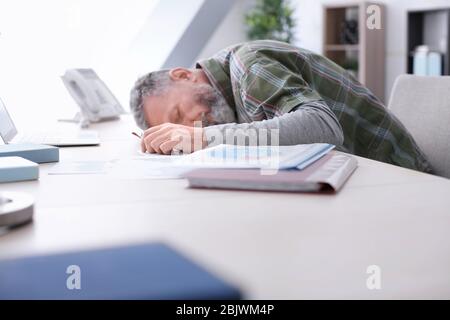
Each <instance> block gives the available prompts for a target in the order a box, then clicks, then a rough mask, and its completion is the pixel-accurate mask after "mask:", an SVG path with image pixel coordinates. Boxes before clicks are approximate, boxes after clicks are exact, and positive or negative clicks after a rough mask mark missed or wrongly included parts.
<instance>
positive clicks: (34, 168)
mask: <svg viewBox="0 0 450 320" xmlns="http://www.w3.org/2000/svg"><path fill="white" fill-rule="evenodd" d="M38 178H39V166H38V165H37V163H34V162H32V161H30V160H27V159H24V158H20V157H0V182H14V181H25V180H36V179H38Z"/></svg>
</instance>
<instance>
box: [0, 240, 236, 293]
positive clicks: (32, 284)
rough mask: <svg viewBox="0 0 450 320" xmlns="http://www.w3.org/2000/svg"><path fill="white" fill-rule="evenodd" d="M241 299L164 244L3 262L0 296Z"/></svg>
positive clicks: (221, 282) (206, 272) (216, 279)
mask: <svg viewBox="0 0 450 320" xmlns="http://www.w3.org/2000/svg"><path fill="white" fill-rule="evenodd" d="M70 266H76V267H75V268H74V267H70ZM77 268H79V269H77ZM73 276H76V277H78V278H73ZM69 277H72V278H69ZM77 280H79V281H78V282H77ZM68 282H69V283H68ZM77 285H79V288H80V289H77V287H76V286H77ZM69 288H71V289H69ZM239 298H241V294H240V292H239V290H237V289H236V288H234V287H233V286H230V285H229V284H227V283H225V282H223V281H222V280H220V279H218V278H217V277H216V276H214V275H213V274H211V273H209V272H208V271H206V270H204V269H203V268H201V267H200V266H198V265H196V264H195V263H193V262H192V261H190V260H189V259H187V258H186V257H184V256H182V255H180V254H179V253H177V252H176V251H174V250H173V249H171V248H170V247H168V246H166V245H164V244H161V243H154V244H146V245H136V246H130V247H120V248H112V249H101V250H93V251H82V252H75V253H65V254H57V255H49V256H37V257H27V258H21V259H15V260H4V261H0V299H171V300H172V299H239Z"/></svg>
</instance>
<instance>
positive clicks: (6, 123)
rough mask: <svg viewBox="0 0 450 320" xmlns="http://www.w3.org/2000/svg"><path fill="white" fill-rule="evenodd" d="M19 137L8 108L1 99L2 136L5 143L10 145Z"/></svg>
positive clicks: (0, 125)
mask: <svg viewBox="0 0 450 320" xmlns="http://www.w3.org/2000/svg"><path fill="white" fill-rule="evenodd" d="M16 135H17V129H16V126H15V125H14V122H13V121H12V119H11V116H10V115H9V113H8V110H6V106H5V104H4V103H3V101H2V99H1V98H0V136H1V137H2V139H3V141H4V142H5V143H9V142H10V141H11V140H12V139H13V138H14V137H15V136H16Z"/></svg>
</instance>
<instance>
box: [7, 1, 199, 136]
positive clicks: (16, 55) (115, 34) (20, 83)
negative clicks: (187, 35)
mask: <svg viewBox="0 0 450 320" xmlns="http://www.w3.org/2000/svg"><path fill="white" fill-rule="evenodd" d="M202 2H203V0H189V1H180V0H65V1H61V0H39V1H35V0H1V1H0V97H1V98H2V100H3V101H4V102H5V104H6V105H7V107H8V110H9V111H10V113H11V115H12V117H13V119H14V120H15V122H16V125H17V126H18V127H19V129H24V128H28V127H33V129H41V128H44V127H45V126H46V125H47V124H49V125H51V124H54V123H55V120H56V119H57V118H61V117H70V116H73V115H74V114H75V112H76V111H77V110H78V107H77V105H76V104H75V102H74V101H73V100H72V98H71V97H70V95H69V94H68V92H67V90H66V89H65V87H64V86H63V84H62V81H61V79H60V75H62V74H63V73H64V71H65V70H66V69H68V68H93V69H94V70H96V71H97V73H98V74H99V76H100V77H101V78H102V79H103V80H104V81H105V83H106V84H107V85H108V87H109V88H110V89H111V90H112V92H114V94H115V95H116V97H117V98H118V99H119V100H120V102H121V103H122V104H123V106H124V107H125V108H126V109H127V108H128V101H129V90H130V88H131V86H132V84H133V82H134V81H135V80H136V78H137V76H138V75H141V74H143V73H145V72H148V71H150V70H154V69H157V68H159V67H160V66H161V64H162V63H163V62H164V60H165V59H166V58H167V55H168V54H169V52H170V51H171V50H172V48H173V46H174V45H175V44H176V42H177V40H178V38H179V37H180V36H181V35H182V33H183V31H184V28H185V26H186V25H188V24H189V23H190V21H191V19H192V18H193V17H194V15H195V13H196V12H197V10H198V8H199V7H200V5H201V4H202Z"/></svg>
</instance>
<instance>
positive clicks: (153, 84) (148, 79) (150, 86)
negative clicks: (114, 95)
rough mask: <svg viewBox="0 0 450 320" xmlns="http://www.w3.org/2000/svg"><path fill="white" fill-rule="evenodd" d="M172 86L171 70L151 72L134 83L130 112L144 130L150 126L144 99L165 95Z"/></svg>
mask: <svg viewBox="0 0 450 320" xmlns="http://www.w3.org/2000/svg"><path fill="white" fill-rule="evenodd" d="M170 84H171V79H170V76H169V69H163V70H159V71H154V72H150V73H148V74H146V75H144V76H142V77H140V78H139V79H137V80H136V82H135V83H134V86H133V88H132V89H131V92H130V110H131V113H133V116H134V120H135V121H136V124H137V125H138V126H139V127H140V128H141V129H143V130H145V129H148V127H149V125H148V123H147V121H145V116H144V110H143V106H144V98H145V97H148V96H156V95H160V94H163V93H164V92H166V91H167V88H168V87H169V86H170Z"/></svg>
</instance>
